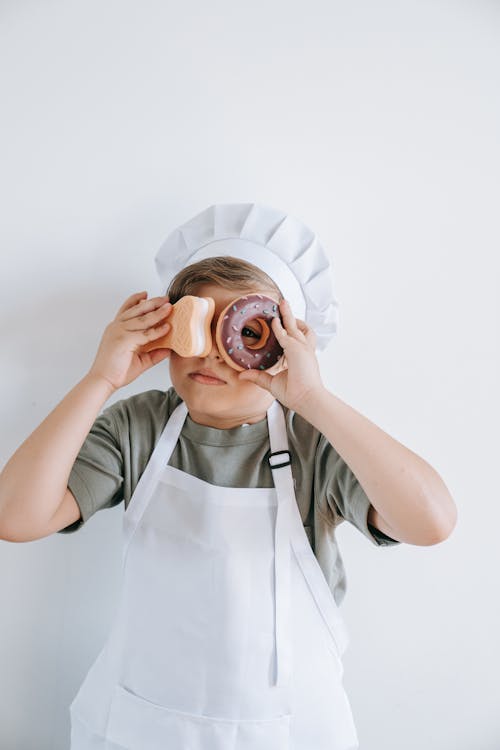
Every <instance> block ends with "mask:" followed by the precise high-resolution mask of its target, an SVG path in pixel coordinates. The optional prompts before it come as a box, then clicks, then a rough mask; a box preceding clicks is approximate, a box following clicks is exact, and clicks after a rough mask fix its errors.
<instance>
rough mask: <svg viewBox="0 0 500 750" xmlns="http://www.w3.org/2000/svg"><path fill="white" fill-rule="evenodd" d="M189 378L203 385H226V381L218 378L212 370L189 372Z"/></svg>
mask: <svg viewBox="0 0 500 750" xmlns="http://www.w3.org/2000/svg"><path fill="white" fill-rule="evenodd" d="M189 377H190V378H191V380H195V381H196V382H197V383H203V384H204V385H226V381H225V380H222V378H219V377H218V376H217V375H216V374H215V372H212V370H206V369H203V370H196V372H190V373H189Z"/></svg>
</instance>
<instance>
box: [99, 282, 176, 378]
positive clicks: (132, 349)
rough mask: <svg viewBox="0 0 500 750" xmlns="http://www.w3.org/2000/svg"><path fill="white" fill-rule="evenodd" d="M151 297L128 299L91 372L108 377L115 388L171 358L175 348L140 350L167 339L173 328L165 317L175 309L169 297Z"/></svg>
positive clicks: (111, 325) (108, 329) (141, 295)
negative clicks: (152, 342) (151, 343)
mask: <svg viewBox="0 0 500 750" xmlns="http://www.w3.org/2000/svg"><path fill="white" fill-rule="evenodd" d="M147 296H148V293H147V292H137V293H136V294H132V295H131V296H130V297H128V299H126V300H125V302H124V303H123V305H122V306H121V307H120V309H119V310H118V313H117V315H116V317H115V319H114V320H113V321H111V323H109V324H108V325H107V326H106V328H105V329H104V333H103V336H102V339H101V343H100V344H99V348H98V350H97V354H96V357H95V360H94V363H93V364H92V367H91V368H90V370H89V375H94V376H98V377H101V378H104V379H105V380H107V381H108V382H109V383H110V384H111V385H112V386H113V388H115V389H118V388H121V387H122V386H124V385H128V384H129V383H131V382H132V380H135V378H137V377H138V376H139V375H141V374H142V373H143V372H145V371H146V370H149V368H150V367H153V366H154V365H157V364H158V363H159V362H161V361H162V360H164V359H166V358H167V357H168V356H169V355H170V352H171V349H165V348H162V349H152V350H151V351H149V352H141V351H140V348H141V347H142V346H144V345H145V344H147V343H149V342H150V341H154V340H155V339H157V338H160V337H161V336H165V334H166V333H167V332H168V330H169V328H170V324H169V323H168V322H166V321H165V318H167V317H168V316H169V315H170V313H171V311H172V307H173V306H172V305H171V304H170V302H168V297H152V298H151V299H149V300H148V299H146V298H147ZM166 302H167V303H168V304H167V306H166V307H164V306H163V305H165V303H166Z"/></svg>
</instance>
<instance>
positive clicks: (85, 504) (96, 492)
mask: <svg viewBox="0 0 500 750" xmlns="http://www.w3.org/2000/svg"><path fill="white" fill-rule="evenodd" d="M113 406H114V405H111V406H109V407H108V408H107V409H105V410H104V411H103V412H102V414H100V415H99V416H98V417H97V419H96V420H95V422H94V424H93V425H92V427H91V429H90V432H89V434H88V435H87V437H86V438H85V442H84V443H83V445H82V447H81V448H80V451H79V453H78V455H77V457H76V459H75V462H74V464H73V467H72V469H71V472H70V475H69V477H68V487H69V489H70V490H71V492H72V493H73V495H74V496H75V500H76V502H77V504H78V507H79V508H80V513H81V516H82V517H81V519H80V520H78V521H75V523H72V524H70V525H69V526H66V528H64V529H59V531H58V533H59V534H68V533H72V532H74V531H78V529H80V528H81V526H82V525H83V524H84V523H86V522H87V521H88V519H89V518H90V517H91V516H92V515H93V514H94V513H96V512H97V511H98V510H102V509H103V508H111V507H112V506H114V505H117V504H118V503H119V502H120V501H121V500H122V499H123V493H122V485H123V456H122V453H121V450H120V443H119V439H118V430H117V427H116V422H115V420H114V417H113Z"/></svg>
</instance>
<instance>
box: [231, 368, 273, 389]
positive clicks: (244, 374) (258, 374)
mask: <svg viewBox="0 0 500 750" xmlns="http://www.w3.org/2000/svg"><path fill="white" fill-rule="evenodd" d="M238 380H248V381H250V382H251V383H255V385H258V386H259V387H260V388H264V389H265V390H266V391H270V390H271V383H272V382H273V376H272V375H269V373H267V372H264V371H262V370H242V371H241V372H240V373H239V375H238Z"/></svg>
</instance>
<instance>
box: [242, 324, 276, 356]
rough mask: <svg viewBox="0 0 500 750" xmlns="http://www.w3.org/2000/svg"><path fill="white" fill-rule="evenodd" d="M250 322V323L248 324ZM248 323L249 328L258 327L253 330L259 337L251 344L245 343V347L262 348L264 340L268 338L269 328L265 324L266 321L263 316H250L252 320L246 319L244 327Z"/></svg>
mask: <svg viewBox="0 0 500 750" xmlns="http://www.w3.org/2000/svg"><path fill="white" fill-rule="evenodd" d="M249 323H251V325H248V324H249ZM247 325H248V328H251V329H252V330H254V329H258V330H256V331H255V333H256V334H257V335H258V336H259V338H258V339H257V340H256V341H255V343H253V344H250V343H248V344H245V346H246V348H247V349H262V347H263V346H265V345H266V341H267V339H268V338H269V334H270V329H269V326H268V324H267V322H266V321H265V320H264V318H252V320H251V321H250V320H248V321H246V322H245V325H244V326H243V327H244V328H246V327H247ZM242 338H244V337H242Z"/></svg>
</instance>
